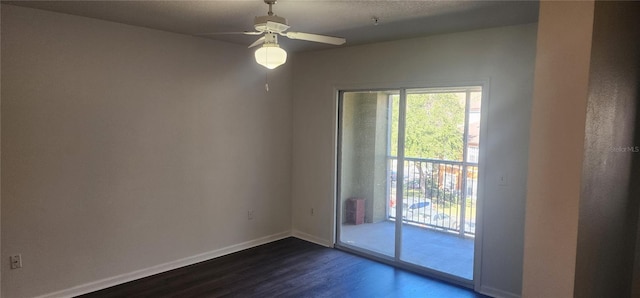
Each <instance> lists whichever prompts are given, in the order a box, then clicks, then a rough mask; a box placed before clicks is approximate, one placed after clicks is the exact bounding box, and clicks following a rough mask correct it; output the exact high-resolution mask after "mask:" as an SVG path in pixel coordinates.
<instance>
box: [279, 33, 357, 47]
mask: <svg viewBox="0 0 640 298" xmlns="http://www.w3.org/2000/svg"><path fill="white" fill-rule="evenodd" d="M282 35H284V36H286V37H288V38H291V39H299V40H306V41H313V42H321V43H328V44H333V45H341V44H344V43H345V42H347V40H346V39H344V38H342V37H333V36H327V35H319V34H311V33H304V32H286V33H282Z"/></svg>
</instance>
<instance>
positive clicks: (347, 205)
mask: <svg viewBox="0 0 640 298" xmlns="http://www.w3.org/2000/svg"><path fill="white" fill-rule="evenodd" d="M398 94H399V93H398V91H363V92H342V93H341V98H340V111H339V127H340V130H339V131H340V133H339V145H340V147H339V151H338V152H339V156H338V158H339V173H338V179H339V181H338V182H339V183H338V185H339V186H338V223H339V225H338V244H339V245H343V246H346V247H349V248H352V249H356V250H364V251H370V252H373V253H374V254H377V255H379V256H384V257H390V258H393V257H395V239H396V233H395V229H396V228H395V224H394V220H393V218H390V216H389V213H390V211H391V210H394V211H393V212H395V205H396V202H395V192H394V191H395V183H396V181H395V179H396V176H397V170H396V165H395V164H394V163H393V162H392V161H391V160H390V159H389V154H390V152H391V146H392V144H393V143H395V144H396V145H397V139H396V140H395V141H393V140H392V138H391V135H392V134H393V131H394V130H396V131H397V129H398V125H397V121H398V118H397V115H395V116H394V115H393V113H392V112H391V104H390V103H391V102H392V101H393V98H394V97H395V98H396V100H397V96H398ZM395 135H396V138H397V132H396V133H395Z"/></svg>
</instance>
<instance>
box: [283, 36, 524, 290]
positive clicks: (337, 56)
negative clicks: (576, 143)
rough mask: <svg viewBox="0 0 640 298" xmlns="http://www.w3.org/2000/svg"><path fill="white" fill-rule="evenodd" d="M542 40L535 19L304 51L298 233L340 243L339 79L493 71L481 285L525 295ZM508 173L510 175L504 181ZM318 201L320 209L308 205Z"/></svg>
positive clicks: (447, 78) (298, 67)
mask: <svg viewBox="0 0 640 298" xmlns="http://www.w3.org/2000/svg"><path fill="white" fill-rule="evenodd" d="M535 41H536V25H535V24H530V25H522V26H511V27H502V28H495V29H488V30H479V31H470V32H462V33H455V34H445V35H438V36H431V37H426V38H417V39H409V40H401V41H395V42H386V43H378V44H370V45H363V46H354V47H346V48H339V49H332V50H325V51H315V52H306V53H301V54H299V55H297V56H295V57H294V61H293V62H294V73H295V74H296V76H295V77H294V79H293V81H294V85H293V86H294V87H293V100H294V109H293V114H294V116H293V117H294V118H293V124H294V125H293V126H294V132H293V148H294V149H293V182H292V187H293V190H292V200H293V210H292V211H293V213H292V217H293V229H294V233H296V234H297V235H304V236H305V237H307V238H312V239H314V240H316V241H318V242H322V243H325V244H327V245H330V244H332V243H333V235H334V229H333V223H334V219H335V213H334V212H335V209H334V206H335V204H336V203H335V202H334V198H335V192H334V187H335V175H336V174H335V173H336V169H335V160H336V159H335V158H336V153H335V148H336V147H335V146H336V143H335V140H336V125H337V124H336V119H337V118H336V111H337V106H336V103H337V101H336V90H337V89H339V88H349V87H351V88H354V87H361V88H362V87H363V86H365V87H389V86H396V87H398V86H400V87H407V85H410V87H413V86H415V85H416V84H418V85H420V84H422V83H424V84H427V85H429V84H432V85H434V84H435V85H437V84H443V83H444V84H447V83H448V84H460V83H465V82H475V83H477V82H478V81H487V82H488V84H487V86H486V87H487V88H488V89H487V91H488V94H489V96H488V98H487V104H488V105H487V106H486V108H487V109H486V110H485V112H486V114H485V116H486V117H485V118H484V121H485V123H484V124H483V127H484V128H485V129H486V130H485V131H483V136H482V138H481V142H483V143H482V145H481V146H483V147H482V148H483V149H482V150H483V151H482V152H481V155H482V156H483V160H484V168H483V170H482V171H483V172H482V173H481V175H482V178H480V179H481V181H482V182H481V183H482V185H480V192H482V193H483V195H484V196H483V198H484V202H483V203H482V204H483V208H484V214H483V216H482V218H480V219H479V224H480V226H481V229H482V231H483V232H482V234H483V237H482V243H481V244H480V245H481V248H482V250H483V252H484V255H483V258H482V263H481V266H480V268H479V270H480V271H481V272H482V278H481V280H479V285H480V286H479V290H480V291H482V292H485V293H490V294H492V295H496V296H511V297H515V296H518V295H519V294H520V291H521V283H522V280H521V276H522V253H523V251H522V248H523V241H524V239H523V234H524V233H523V231H524V214H525V211H524V206H525V195H526V176H527V160H528V145H529V115H530V104H531V98H532V91H533V69H534V60H535ZM302 74H304V75H302ZM416 82H420V83H416ZM501 173H504V174H506V175H507V177H508V185H505V186H501V185H498V181H499V179H498V177H499V175H500V174H501ZM312 207H313V208H314V209H315V210H316V212H315V214H314V215H311V214H310V213H309V212H308V211H307V210H309V208H312Z"/></svg>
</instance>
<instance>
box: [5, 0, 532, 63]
mask: <svg viewBox="0 0 640 298" xmlns="http://www.w3.org/2000/svg"><path fill="white" fill-rule="evenodd" d="M2 3H7V4H12V5H20V6H26V7H32V8H38V9H44V10H50V11H56V12H62V13H68V14H73V15H80V16H86V17H91V18H97V19H102V20H108V21H113V22H119V23H124V24H130V25H136V26H142V27H148V28H153V29H159V30H164V31H170V32H176V33H182V34H189V35H196V34H199V33H208V32H226V31H245V30H253V17H255V16H260V15H265V14H266V12H267V10H268V7H267V5H266V4H264V2H263V1H262V0H236V1H215V0H214V1H2ZM538 4H539V3H538V2H537V1H426V0H423V1H346V0H342V1H340V0H332V1H326V0H317V1H309V0H280V1H278V3H277V4H276V5H275V6H274V7H273V11H274V12H275V14H276V15H279V16H282V17H285V18H287V19H288V22H289V25H290V26H291V29H290V31H301V32H308V33H317V34H327V35H334V36H340V37H345V38H346V39H347V44H345V45H343V46H349V45H354V44H363V43H372V42H379V41H388V40H394V39H401V38H410V37H418V36H425V35H431V34H439V33H448V32H455V31H465V30H473V29H482V28H489V27H496V26H505V25H514V24H523V23H532V22H536V21H537V18H538ZM374 16H375V17H377V18H378V19H379V23H378V25H377V26H374V25H373V21H372V17H374ZM203 38H211V39H216V40H222V41H227V42H233V43H238V44H243V45H249V44H250V43H251V42H253V40H255V39H256V38H257V37H255V36H247V35H211V36H206V37H203ZM280 43H281V45H282V46H283V47H285V48H286V49H287V50H293V51H301V50H314V49H323V48H330V47H334V46H327V45H322V44H317V43H311V42H306V41H292V40H285V38H281V42H280Z"/></svg>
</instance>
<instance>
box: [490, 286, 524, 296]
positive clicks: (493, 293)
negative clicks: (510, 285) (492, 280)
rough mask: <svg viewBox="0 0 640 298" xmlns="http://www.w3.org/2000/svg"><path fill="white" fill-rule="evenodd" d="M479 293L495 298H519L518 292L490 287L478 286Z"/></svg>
mask: <svg viewBox="0 0 640 298" xmlns="http://www.w3.org/2000/svg"><path fill="white" fill-rule="evenodd" d="M480 294H483V295H487V296H491V297H495V298H521V297H522V296H520V294H515V293H511V292H507V291H503V290H499V289H496V288H492V287H487V286H480Z"/></svg>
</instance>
